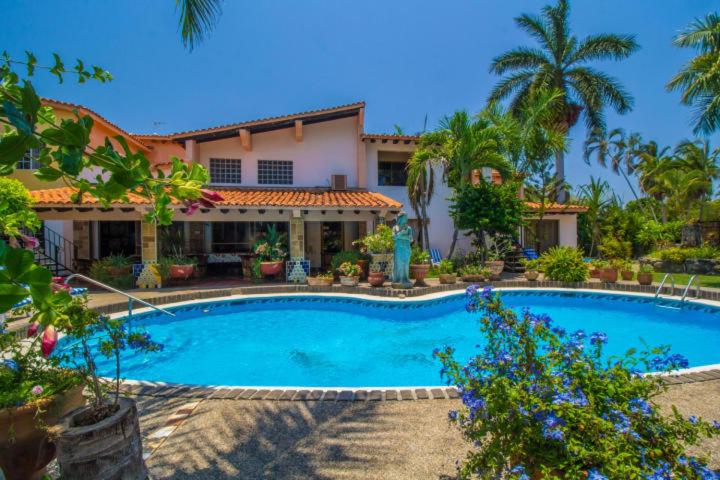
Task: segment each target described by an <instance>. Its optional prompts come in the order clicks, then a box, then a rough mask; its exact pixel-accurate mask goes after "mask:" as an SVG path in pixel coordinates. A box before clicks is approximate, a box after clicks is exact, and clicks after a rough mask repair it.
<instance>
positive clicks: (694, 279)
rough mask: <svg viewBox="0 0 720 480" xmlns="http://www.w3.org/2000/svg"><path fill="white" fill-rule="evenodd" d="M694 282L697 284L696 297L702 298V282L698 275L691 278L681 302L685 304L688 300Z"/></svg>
mask: <svg viewBox="0 0 720 480" xmlns="http://www.w3.org/2000/svg"><path fill="white" fill-rule="evenodd" d="M693 282H695V296H696V297H698V298H699V297H700V280H698V278H697V275H693V276H692V277H690V280H688V283H687V285H685V291H684V292H683V294H682V298H681V299H680V301H681V302H684V301H685V300H687V294H688V292H689V291H690V287H691V286H692V284H693Z"/></svg>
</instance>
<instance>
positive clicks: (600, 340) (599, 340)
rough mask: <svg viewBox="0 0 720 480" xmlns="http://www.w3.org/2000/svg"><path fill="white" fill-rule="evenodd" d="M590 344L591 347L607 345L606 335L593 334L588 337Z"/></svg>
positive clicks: (600, 333) (601, 333)
mask: <svg viewBox="0 0 720 480" xmlns="http://www.w3.org/2000/svg"><path fill="white" fill-rule="evenodd" d="M590 343H592V344H593V345H600V344H604V343H607V335H605V334H604V333H603V332H594V333H593V334H592V335H590Z"/></svg>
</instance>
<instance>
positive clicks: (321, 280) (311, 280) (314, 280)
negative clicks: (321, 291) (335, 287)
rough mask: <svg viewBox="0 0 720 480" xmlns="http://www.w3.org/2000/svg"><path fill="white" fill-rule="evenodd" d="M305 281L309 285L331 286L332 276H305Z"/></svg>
mask: <svg viewBox="0 0 720 480" xmlns="http://www.w3.org/2000/svg"><path fill="white" fill-rule="evenodd" d="M307 283H308V285H310V286H311V287H319V286H328V287H329V286H331V285H332V284H333V278H332V277H307Z"/></svg>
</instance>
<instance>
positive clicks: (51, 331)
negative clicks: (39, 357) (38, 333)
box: [40, 325, 58, 358]
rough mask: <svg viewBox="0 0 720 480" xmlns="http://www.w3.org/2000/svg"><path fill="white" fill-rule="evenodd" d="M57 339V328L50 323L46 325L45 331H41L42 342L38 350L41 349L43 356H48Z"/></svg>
mask: <svg viewBox="0 0 720 480" xmlns="http://www.w3.org/2000/svg"><path fill="white" fill-rule="evenodd" d="M57 341H58V333H57V330H55V327H53V326H52V325H48V326H47V327H45V332H43V337H42V344H41V345H40V350H42V353H43V355H45V358H47V357H49V356H50V354H51V353H52V351H53V350H54V349H55V345H57Z"/></svg>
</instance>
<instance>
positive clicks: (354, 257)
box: [330, 250, 361, 271]
mask: <svg viewBox="0 0 720 480" xmlns="http://www.w3.org/2000/svg"><path fill="white" fill-rule="evenodd" d="M360 258H361V255H360V252H358V251H357V250H343V251H342V252H338V253H336V254H335V255H333V257H332V259H331V260H330V266H331V267H332V270H333V271H335V270H337V269H338V268H340V265H342V264H343V263H345V262H350V263H353V264H355V263H357V262H358V260H360Z"/></svg>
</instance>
